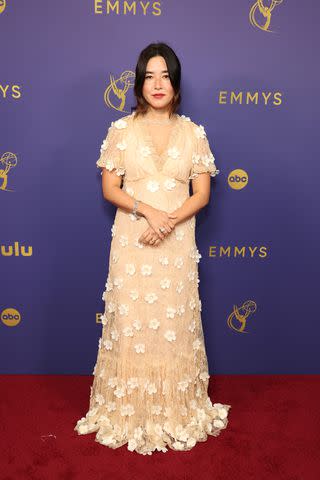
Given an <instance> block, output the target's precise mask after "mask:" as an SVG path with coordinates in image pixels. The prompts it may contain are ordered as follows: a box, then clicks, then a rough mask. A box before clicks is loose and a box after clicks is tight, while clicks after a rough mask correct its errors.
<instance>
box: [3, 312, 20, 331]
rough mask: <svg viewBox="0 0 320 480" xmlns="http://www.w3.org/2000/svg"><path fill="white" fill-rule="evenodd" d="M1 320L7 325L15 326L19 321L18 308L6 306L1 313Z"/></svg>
mask: <svg viewBox="0 0 320 480" xmlns="http://www.w3.org/2000/svg"><path fill="white" fill-rule="evenodd" d="M1 320H2V322H3V323H4V324H5V325H7V327H15V326H16V325H18V323H20V321H21V315H20V313H19V312H18V310H15V309H14V308H6V309H5V310H3V312H2V313H1Z"/></svg>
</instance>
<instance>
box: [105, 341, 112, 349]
mask: <svg viewBox="0 0 320 480" xmlns="http://www.w3.org/2000/svg"><path fill="white" fill-rule="evenodd" d="M103 345H104V348H105V349H106V350H112V345H113V343H112V342H111V340H105V341H104V342H103Z"/></svg>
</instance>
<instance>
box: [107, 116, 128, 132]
mask: <svg viewBox="0 0 320 480" xmlns="http://www.w3.org/2000/svg"><path fill="white" fill-rule="evenodd" d="M111 126H112V127H113V126H114V127H116V128H117V129H119V130H120V129H123V128H126V126H127V122H126V121H125V120H123V119H122V118H119V119H118V120H116V121H114V122H111Z"/></svg>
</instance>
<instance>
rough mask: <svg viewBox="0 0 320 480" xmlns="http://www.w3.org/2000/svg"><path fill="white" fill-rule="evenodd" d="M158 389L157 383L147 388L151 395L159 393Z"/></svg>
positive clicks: (150, 384)
mask: <svg viewBox="0 0 320 480" xmlns="http://www.w3.org/2000/svg"><path fill="white" fill-rule="evenodd" d="M157 391H158V390H157V387H156V384H155V383H149V385H148V386H147V393H148V394H149V395H153V394H154V393H157Z"/></svg>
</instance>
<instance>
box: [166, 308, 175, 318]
mask: <svg viewBox="0 0 320 480" xmlns="http://www.w3.org/2000/svg"><path fill="white" fill-rule="evenodd" d="M175 313H176V309H175V308H173V307H167V318H174V316H175Z"/></svg>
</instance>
